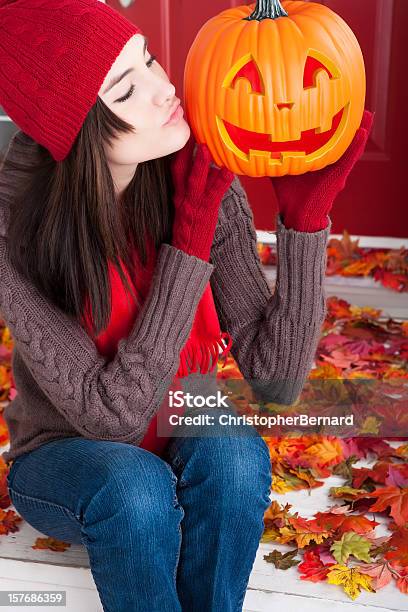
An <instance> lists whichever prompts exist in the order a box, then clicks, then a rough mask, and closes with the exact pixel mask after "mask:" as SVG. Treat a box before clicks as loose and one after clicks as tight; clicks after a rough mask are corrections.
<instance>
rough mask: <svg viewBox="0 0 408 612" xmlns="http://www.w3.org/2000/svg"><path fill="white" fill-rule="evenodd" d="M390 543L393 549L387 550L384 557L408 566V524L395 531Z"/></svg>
mask: <svg viewBox="0 0 408 612" xmlns="http://www.w3.org/2000/svg"><path fill="white" fill-rule="evenodd" d="M389 528H390V525H389ZM389 544H390V546H391V547H392V548H393V550H389V551H387V552H386V553H385V554H384V557H385V558H386V559H388V560H389V561H392V562H397V563H399V564H400V565H402V566H407V567H408V524H406V525H402V526H401V527H398V528H397V529H396V530H395V531H394V532H393V534H392V535H391V536H390V539H389Z"/></svg>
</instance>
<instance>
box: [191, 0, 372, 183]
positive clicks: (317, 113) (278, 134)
mask: <svg viewBox="0 0 408 612" xmlns="http://www.w3.org/2000/svg"><path fill="white" fill-rule="evenodd" d="M282 6H283V7H284V9H285V10H286V11H287V12H288V17H284V16H283V17H279V18H278V19H264V20H263V21H257V20H253V21H247V20H244V17H247V16H248V14H250V13H251V11H252V10H253V8H254V5H251V6H241V7H237V8H235V9H228V10H227V11H223V12H222V13H220V15H218V16H216V17H214V18H213V19H211V20H210V21H208V22H207V23H206V24H205V25H204V26H203V27H202V28H201V30H200V32H199V33H198V35H197V37H196V39H195V41H194V43H193V46H192V48H191V50H190V53H189V55H188V58H187V63H186V70H185V91H184V97H185V103H186V113H187V118H188V121H189V124H190V126H191V128H192V130H193V133H194V135H195V138H196V140H197V141H198V142H206V143H207V145H208V147H209V149H210V151H211V153H212V155H213V158H214V161H215V163H216V164H217V165H219V166H227V167H228V168H229V169H230V170H232V171H233V172H234V173H236V174H246V175H248V176H282V175H284V174H302V173H304V172H307V171H309V170H318V169H320V168H323V167H325V166H326V165H328V164H330V163H333V162H335V161H337V159H339V157H341V155H342V154H343V153H344V151H345V150H346V148H347V147H348V145H349V144H350V142H351V140H352V139H353V137H354V134H355V132H356V129H357V128H358V126H359V125H360V122H361V118H362V115H363V111H364V102H365V70H364V62H363V57H362V53H361V50H360V47H359V45H358V42H357V40H356V38H355V36H354V34H353V32H352V31H351V30H350V28H349V27H348V25H347V24H346V23H345V22H344V21H343V20H342V19H341V18H340V17H338V16H337V15H336V14H335V13H334V12H333V11H331V10H330V9H328V8H327V7H325V6H322V5H319V4H316V3H312V2H303V1H300V0H299V1H297V0H287V2H282ZM310 17H312V18H313V19H310Z"/></svg>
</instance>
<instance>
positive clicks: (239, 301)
mask: <svg viewBox="0 0 408 612" xmlns="http://www.w3.org/2000/svg"><path fill="white" fill-rule="evenodd" d="M32 147H33V141H32V140H31V139H30V138H29V137H27V136H26V135H25V134H24V133H23V132H21V131H19V132H17V133H16V135H15V136H14V138H13V139H12V142H11V143H10V145H9V148H8V151H7V155H8V156H13V158H14V159H19V160H23V159H27V160H29V159H30V155H31V156H32V154H33V153H32ZM18 180H21V177H20V179H19V177H18V176H16V174H15V173H7V172H5V171H4V168H1V169H0V315H1V316H2V318H3V319H4V322H5V324H6V325H7V326H8V327H9V329H10V332H11V334H12V337H13V340H14V347H13V356H12V369H13V376H14V380H15V384H16V390H17V396H16V397H15V398H14V399H13V400H12V401H11V402H10V404H8V405H7V407H6V408H5V412H4V417H5V420H6V423H7V426H8V429H9V434H10V449H9V450H8V451H7V452H3V453H2V457H3V459H4V460H5V461H6V462H7V463H9V464H10V462H11V461H12V460H14V459H15V458H16V457H17V456H18V455H20V454H22V453H24V452H27V451H30V450H33V449H34V448H36V447H38V446H40V445H41V444H44V443H45V442H48V441H51V440H54V439H58V438H64V437H72V436H84V437H86V438H90V439H103V440H115V441H121V442H127V443H129V444H134V445H136V446H137V445H138V444H139V443H140V442H141V440H142V439H143V437H144V435H145V434H146V431H147V428H148V424H149V422H150V420H151V419H152V418H153V416H154V415H155V414H156V412H157V411H158V409H159V407H160V405H161V404H162V402H163V400H164V398H165V394H166V393H167V391H168V389H169V387H170V385H171V383H172V380H173V378H174V376H175V373H176V371H177V367H178V362H179V356H180V351H181V349H182V347H183V346H184V344H185V342H186V341H187V338H188V335H189V333H190V330H191V327H192V324H193V320H194V315H195V311H196V308H197V305H198V302H199V300H200V298H201V296H202V293H203V291H204V288H205V286H206V284H207V282H208V280H210V283H211V287H212V291H213V295H214V302H215V306H216V309H217V313H218V317H219V321H220V325H221V329H223V330H225V331H228V332H229V333H230V334H231V337H232V340H233V345H232V349H231V353H232V356H233V357H234V359H235V360H236V361H237V364H238V367H239V369H240V371H241V373H242V375H243V376H244V377H245V378H246V379H247V380H251V379H252V380H254V379H256V380H259V381H266V382H267V383H268V399H269V401H274V402H277V403H282V404H292V403H293V402H294V401H295V400H296V399H297V398H298V396H299V394H300V392H301V390H302V388H303V386H304V383H305V381H306V379H307V377H308V374H309V372H310V369H311V366H312V362H313V358H314V355H315V350H316V347H317V343H318V341H319V338H320V332H321V326H322V323H323V320H324V317H325V314H326V305H325V295H324V289H323V281H324V276H325V271H326V261H327V260H326V246H327V240H328V237H329V234H330V229H331V220H330V218H328V223H329V224H328V226H327V228H325V229H324V230H321V231H318V232H314V233H306V232H297V231H295V230H292V229H290V230H288V229H286V228H285V226H284V225H283V223H282V219H281V217H280V215H276V224H277V257H278V266H277V280H276V286H275V291H274V293H273V295H272V293H271V291H270V288H269V286H268V283H267V281H266V278H265V276H264V273H263V270H262V265H261V263H260V259H259V256H258V253H257V248H256V232H255V228H254V223H253V214H252V211H251V208H250V206H249V204H248V200H247V196H246V193H245V191H244V189H243V188H242V185H241V183H240V181H239V179H238V177H235V178H234V181H233V183H232V185H231V187H230V188H229V190H228V191H227V192H226V194H225V196H224V198H223V200H222V203H221V207H220V213H219V219H218V225H217V229H216V232H215V236H214V241H213V245H212V250H211V259H210V262H206V261H203V260H201V259H199V258H197V257H194V256H191V255H188V254H186V253H185V252H184V251H181V250H179V249H177V248H175V247H173V246H172V245H170V244H162V245H161V247H160V250H159V253H158V258H157V266H156V269H155V273H154V276H153V280H152V284H151V287H150V291H149V294H148V296H147V298H146V301H145V303H144V305H143V308H142V309H141V311H140V314H139V316H138V318H137V320H136V322H135V325H134V327H133V329H132V331H131V333H130V334H129V336H128V337H127V338H123V339H122V340H121V341H120V342H119V347H118V351H117V354H116V356H115V358H114V359H113V360H111V361H109V360H107V359H106V358H105V357H103V356H101V355H100V354H99V352H98V351H97V349H96V347H95V344H94V343H93V341H92V339H91V338H90V337H89V336H88V334H87V333H86V331H85V330H84V328H83V327H82V326H81V325H80V324H79V323H78V322H76V321H75V320H73V319H72V318H70V317H68V316H67V315H65V313H63V312H62V311H61V310H59V309H58V308H56V307H55V306H54V305H53V304H51V303H50V302H49V301H47V300H46V299H45V298H44V297H43V296H42V295H41V294H40V293H39V292H38V291H37V290H36V289H35V287H33V285H32V284H31V282H29V281H28V280H27V279H26V278H24V277H22V276H21V275H20V274H19V273H18V272H17V271H16V270H15V269H14V267H13V266H12V264H11V262H10V259H9V254H8V245H7V215H8V212H7V207H8V205H9V204H10V201H11V194H12V193H13V190H14V189H15V188H16V186H17V185H18ZM215 375H216V372H214V373H213V374H208V375H196V374H192V375H190V376H189V377H187V378H185V379H182V381H183V389H184V391H185V392H187V391H190V393H197V392H199V387H200V384H199V381H200V377H203V376H206V377H208V376H213V377H214V379H215Z"/></svg>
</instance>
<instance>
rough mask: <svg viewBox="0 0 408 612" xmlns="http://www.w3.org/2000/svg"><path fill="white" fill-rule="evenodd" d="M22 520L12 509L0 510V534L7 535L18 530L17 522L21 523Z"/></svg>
mask: <svg viewBox="0 0 408 612" xmlns="http://www.w3.org/2000/svg"><path fill="white" fill-rule="evenodd" d="M22 520H23V519H22V517H21V516H19V515H18V514H17V513H16V512H14V510H0V535H8V534H9V533H15V532H16V531H19V528H18V527H17V523H21V522H22Z"/></svg>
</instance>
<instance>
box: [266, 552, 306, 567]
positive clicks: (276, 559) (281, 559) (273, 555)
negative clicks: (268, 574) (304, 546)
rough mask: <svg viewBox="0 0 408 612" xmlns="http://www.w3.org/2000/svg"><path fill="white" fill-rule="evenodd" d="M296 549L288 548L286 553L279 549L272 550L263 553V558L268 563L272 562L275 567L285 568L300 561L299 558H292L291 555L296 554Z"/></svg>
mask: <svg viewBox="0 0 408 612" xmlns="http://www.w3.org/2000/svg"><path fill="white" fill-rule="evenodd" d="M297 552H298V551H297V549H295V550H289V551H288V552H286V553H281V552H280V551H279V550H276V549H275V550H273V551H272V552H270V553H268V554H267V555H264V556H263V558H264V559H265V561H267V562H268V563H273V564H274V566H275V567H276V569H283V570H287V569H289V568H290V567H293V566H294V565H297V564H298V563H300V561H301V560H300V559H294V558H293V557H294V556H295V555H297Z"/></svg>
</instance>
